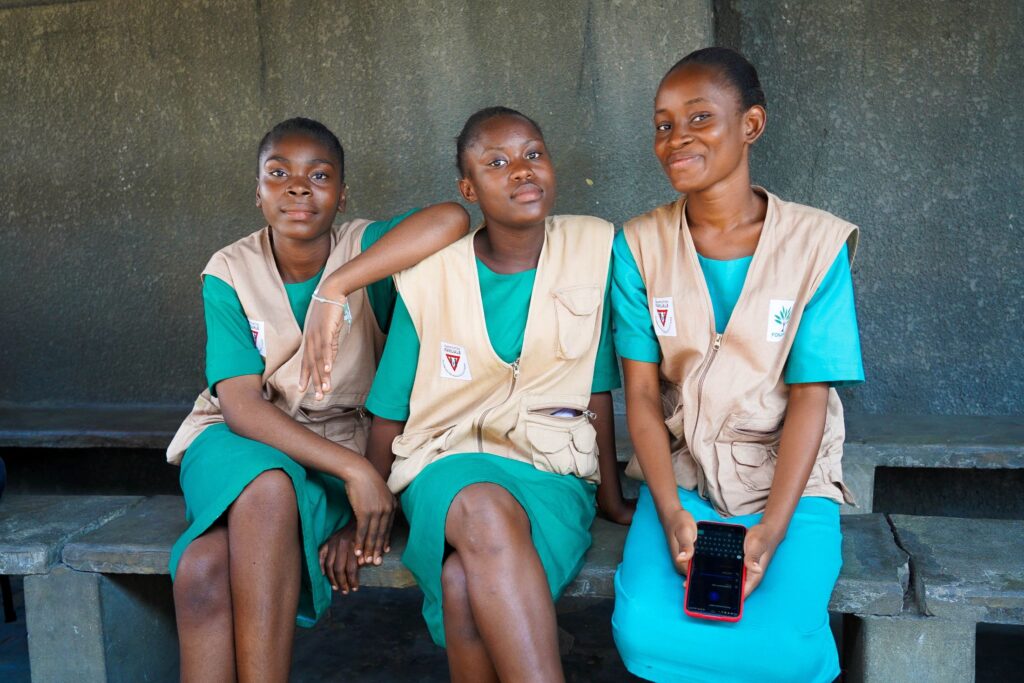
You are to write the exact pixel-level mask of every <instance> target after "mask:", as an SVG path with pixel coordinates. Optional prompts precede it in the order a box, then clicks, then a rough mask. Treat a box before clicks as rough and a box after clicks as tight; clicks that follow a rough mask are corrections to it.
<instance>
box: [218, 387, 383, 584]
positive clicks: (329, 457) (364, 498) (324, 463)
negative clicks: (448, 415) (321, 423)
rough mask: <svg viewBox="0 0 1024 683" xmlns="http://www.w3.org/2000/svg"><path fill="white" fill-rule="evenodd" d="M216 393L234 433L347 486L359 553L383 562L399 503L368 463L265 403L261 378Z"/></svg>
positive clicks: (366, 560)
mask: <svg viewBox="0 0 1024 683" xmlns="http://www.w3.org/2000/svg"><path fill="white" fill-rule="evenodd" d="M217 393H218V395H219V397H220V405H221V410H222V411H223V413H224V421H225V422H227V425H228V427H230V428H231V431H232V432H234V433H235V434H238V435H239V436H244V437H246V438H248V439H252V440H254V441H259V442H261V443H265V444H267V445H268V446H272V447H274V448H276V449H278V450H279V451H281V452H283V453H286V454H288V456H290V457H291V458H292V459H293V460H295V461H296V462H297V463H299V464H300V465H303V466H305V467H309V468H311V469H315V470H318V471H320V472H325V473H327V474H330V475H332V476H335V477H338V478H339V479H341V480H343V481H344V482H345V489H346V493H347V494H348V497H349V502H350V503H351V504H352V509H353V511H354V512H355V515H356V522H357V527H356V535H355V547H356V555H358V556H360V558H361V559H360V561H361V562H363V561H365V562H370V561H373V562H375V563H378V564H379V563H380V560H381V557H380V556H381V551H382V550H383V546H384V532H385V531H386V530H387V529H388V528H390V526H391V520H392V518H393V515H394V510H395V503H394V496H392V495H391V492H390V491H389V490H388V488H387V485H386V484H385V483H384V480H383V479H381V477H380V476H379V475H378V474H377V472H376V471H375V470H374V469H373V467H372V466H371V465H370V463H369V462H368V461H367V460H366V459H365V458H364V457H363V456H361V455H359V454H358V453H356V452H355V451H352V450H349V449H348V448H345V447H343V446H339V445H338V444H336V443H334V442H332V441H329V440H327V439H325V438H323V437H321V436H317V435H316V434H314V433H313V432H311V431H310V430H308V429H306V428H305V427H303V426H302V425H300V424H299V423H298V422H296V421H295V420H293V419H292V418H291V417H289V416H288V415H286V414H285V413H284V412H282V411H281V409H280V408H278V407H277V406H275V405H274V404H272V403H270V402H269V401H267V400H266V399H264V398H263V389H262V385H261V381H260V377H259V376H258V375H241V376H239V377H232V378H230V379H225V380H222V381H220V382H218V383H217ZM362 558H366V559H365V560H363V559H362Z"/></svg>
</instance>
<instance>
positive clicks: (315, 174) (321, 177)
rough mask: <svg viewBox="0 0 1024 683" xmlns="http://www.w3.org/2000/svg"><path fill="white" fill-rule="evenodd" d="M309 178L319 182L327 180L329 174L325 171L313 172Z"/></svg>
mask: <svg viewBox="0 0 1024 683" xmlns="http://www.w3.org/2000/svg"><path fill="white" fill-rule="evenodd" d="M309 177H310V178H312V179H313V180H319V181H324V180H327V178H328V176H327V173H325V172H324V171H313V173H312V174H310V176H309Z"/></svg>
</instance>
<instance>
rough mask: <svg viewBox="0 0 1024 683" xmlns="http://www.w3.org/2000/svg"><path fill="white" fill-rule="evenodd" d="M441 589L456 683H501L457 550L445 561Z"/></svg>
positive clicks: (452, 672) (451, 664) (451, 666)
mask: <svg viewBox="0 0 1024 683" xmlns="http://www.w3.org/2000/svg"><path fill="white" fill-rule="evenodd" d="M441 589H442V594H443V598H442V602H443V607H444V637H445V640H446V641H447V645H448V671H449V674H450V675H451V679H452V683H492V682H493V683H498V672H497V671H495V670H494V664H493V663H492V662H491V657H490V655H488V654H487V648H486V647H484V641H483V640H482V639H481V637H480V631H478V630H477V628H476V621H475V620H474V619H473V611H472V609H471V608H470V604H469V591H468V589H467V586H466V571H465V569H464V568H463V566H462V560H461V558H459V553H457V552H454V553H452V554H451V555H449V556H448V559H447V560H445V562H444V567H443V568H442V569H441Z"/></svg>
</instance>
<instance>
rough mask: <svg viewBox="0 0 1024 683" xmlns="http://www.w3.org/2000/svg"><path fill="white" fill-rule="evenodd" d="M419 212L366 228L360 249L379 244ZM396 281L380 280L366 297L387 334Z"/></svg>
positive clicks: (390, 279) (368, 289)
mask: <svg viewBox="0 0 1024 683" xmlns="http://www.w3.org/2000/svg"><path fill="white" fill-rule="evenodd" d="M417 211H419V209H418V208H416V209H410V210H409V211H406V212H405V213H403V214H399V215H397V216H394V217H392V218H389V219H388V220H386V221H374V222H373V223H370V224H369V225H368V226H366V230H364V231H363V239H362V241H361V242H360V249H361V250H362V251H366V250H367V249H369V248H370V247H372V246H373V245H374V244H376V243H377V240H379V239H380V238H381V237H383V236H384V235H386V234H388V232H390V231H391V230H392V229H393V228H394V227H395V226H396V225H398V224H399V223H401V222H402V221H404V220H405V219H406V218H408V217H409V216H411V215H413V214H414V213H416V212H417ZM396 294H397V292H396V291H395V281H394V280H393V279H392V278H390V277H386V278H384V279H383V280H378V281H377V282H374V283H373V284H371V285H368V286H367V287H366V295H367V297H369V299H370V308H371V309H373V316H374V317H375V318H376V319H377V324H378V325H379V326H380V329H381V330H383V331H384V332H385V333H386V332H387V331H388V323H389V322H390V320H391V311H392V309H393V308H394V306H395V296H396Z"/></svg>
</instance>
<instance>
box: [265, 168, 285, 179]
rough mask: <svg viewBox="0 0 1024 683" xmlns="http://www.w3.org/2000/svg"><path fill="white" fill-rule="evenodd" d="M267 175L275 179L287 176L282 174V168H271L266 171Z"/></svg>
mask: <svg viewBox="0 0 1024 683" xmlns="http://www.w3.org/2000/svg"><path fill="white" fill-rule="evenodd" d="M267 175H271V176H274V177H275V178H284V177H285V176H286V175H288V174H287V173H285V172H284V169H283V168H272V169H270V170H269V171H267Z"/></svg>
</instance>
